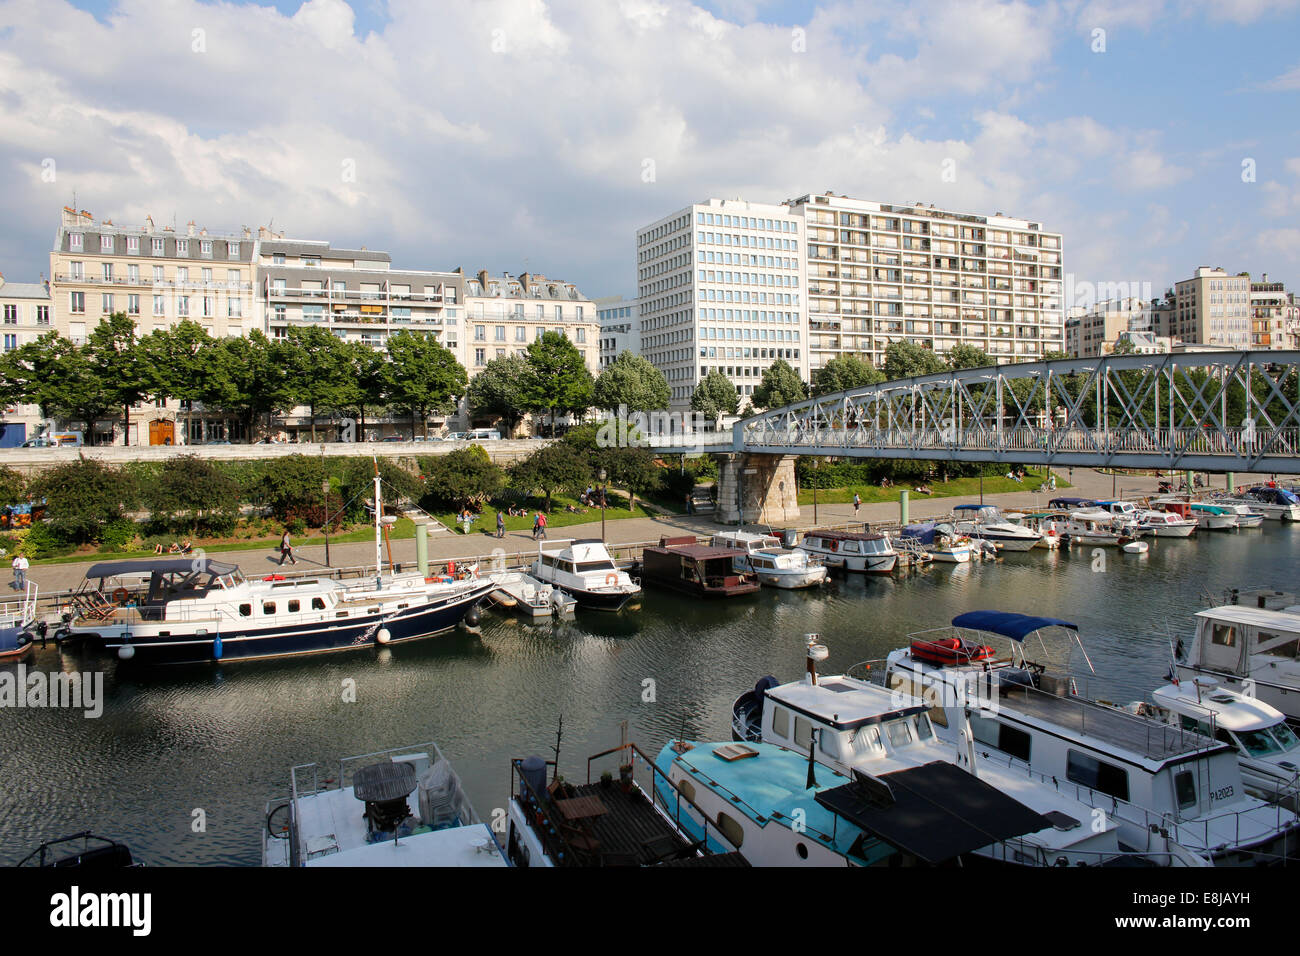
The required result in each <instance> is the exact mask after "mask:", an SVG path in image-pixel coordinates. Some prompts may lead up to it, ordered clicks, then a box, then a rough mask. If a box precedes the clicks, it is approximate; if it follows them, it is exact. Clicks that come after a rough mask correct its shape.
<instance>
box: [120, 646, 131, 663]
mask: <svg viewBox="0 0 1300 956" xmlns="http://www.w3.org/2000/svg"><path fill="white" fill-rule="evenodd" d="M133 657H135V648H134V647H132V646H131V645H130V644H123V645H122V646H121V647H119V648H118V649H117V659H118V660H120V661H129V660H130V659H131V658H133Z"/></svg>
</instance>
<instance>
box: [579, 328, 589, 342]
mask: <svg viewBox="0 0 1300 956" xmlns="http://www.w3.org/2000/svg"><path fill="white" fill-rule="evenodd" d="M578 341H579V342H582V343H586V341H587V330H586V329H585V328H583V327H582V326H579V327H578Z"/></svg>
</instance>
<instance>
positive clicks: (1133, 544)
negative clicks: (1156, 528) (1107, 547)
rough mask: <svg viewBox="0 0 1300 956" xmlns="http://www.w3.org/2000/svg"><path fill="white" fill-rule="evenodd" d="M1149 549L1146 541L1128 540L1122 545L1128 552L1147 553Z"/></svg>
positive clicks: (1122, 549)
mask: <svg viewBox="0 0 1300 956" xmlns="http://www.w3.org/2000/svg"><path fill="white" fill-rule="evenodd" d="M1149 549H1150V548H1149V546H1148V545H1147V543H1146V542H1145V541H1128V542H1126V543H1124V544H1122V545H1120V550H1121V551H1123V552H1124V553H1126V554H1146V553H1147V551H1148V550H1149Z"/></svg>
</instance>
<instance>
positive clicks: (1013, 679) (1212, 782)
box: [885, 611, 1300, 865]
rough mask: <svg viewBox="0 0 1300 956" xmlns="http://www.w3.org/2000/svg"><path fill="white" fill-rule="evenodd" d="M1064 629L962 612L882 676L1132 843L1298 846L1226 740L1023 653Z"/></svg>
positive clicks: (1265, 858) (1243, 858)
mask: <svg viewBox="0 0 1300 956" xmlns="http://www.w3.org/2000/svg"><path fill="white" fill-rule="evenodd" d="M1057 629H1059V630H1060V631H1063V632H1064V633H1066V634H1069V635H1071V636H1072V637H1073V638H1074V639H1076V640H1077V638H1078V628H1077V626H1076V625H1074V624H1071V623H1070V622H1068V621H1062V620H1059V619H1056V618H1049V617H1034V616H1030V615H1024V614H1013V613H1007V612H1001V611H973V612H969V613H966V614H961V615H958V616H957V617H956V618H954V619H953V621H952V627H951V628H941V629H938V630H935V631H927V632H922V633H919V634H914V635H912V641H911V644H910V646H909V647H907V648H903V649H900V650H896V651H894V652H892V653H891V654H890V655H889V657H888V659H887V661H886V665H885V675H886V680H887V682H888V685H889V686H890V687H891V688H895V689H897V690H900V691H902V692H903V693H908V694H912V695H914V696H915V695H923V696H926V697H927V699H932V700H934V701H935V702H936V705H937V706H940V707H941V708H942V709H943V710H944V712H945V713H946V714H947V715H948V718H949V720H948V726H947V727H944V726H942V725H941V724H938V723H937V722H936V728H937V729H936V733H937V734H939V736H941V737H943V738H945V739H947V740H949V741H951V742H954V743H956V742H959V740H960V731H959V728H960V726H961V725H960V724H959V723H958V722H959V721H962V720H964V719H965V717H966V714H967V711H968V710H969V713H970V721H971V725H972V727H973V730H974V735H975V739H976V740H977V741H978V742H979V743H980V744H981V745H983V746H984V747H987V748H989V751H990V753H989V756H988V757H987V758H986V761H993V760H994V759H996V760H997V761H998V762H1000V763H1002V764H1003V765H1005V766H1006V767H1008V768H1012V769H1018V770H1019V771H1020V772H1022V773H1027V774H1030V775H1033V776H1035V777H1037V778H1038V779H1040V780H1044V781H1052V782H1053V784H1054V785H1056V786H1059V787H1060V788H1061V790H1062V791H1063V792H1065V793H1069V794H1073V795H1074V796H1076V797H1077V798H1078V799H1079V800H1082V801H1083V802H1085V803H1088V804H1089V805H1092V806H1104V807H1105V808H1106V810H1107V813H1108V815H1109V816H1110V817H1113V818H1114V819H1116V820H1117V821H1118V822H1119V824H1120V835H1119V836H1120V842H1121V845H1123V846H1125V847H1126V848H1127V849H1129V850H1133V851H1142V852H1153V851H1154V852H1168V853H1171V854H1175V855H1177V854H1178V853H1179V852H1180V851H1186V852H1189V853H1191V854H1194V855H1195V856H1199V857H1200V858H1201V859H1202V860H1203V861H1204V862H1206V863H1211V864H1213V865H1236V864H1261V863H1264V864H1270V863H1281V862H1284V861H1286V860H1287V859H1288V858H1289V857H1291V856H1293V855H1295V853H1296V851H1297V846H1296V843H1297V838H1298V837H1300V821H1297V818H1296V815H1295V814H1294V813H1293V812H1291V811H1289V810H1287V809H1285V808H1283V807H1281V806H1275V805H1269V804H1267V803H1265V802H1263V801H1261V800H1259V799H1258V798H1256V797H1253V796H1250V795H1249V794H1247V793H1246V792H1245V788H1244V786H1243V783H1242V778H1241V769H1240V767H1239V765H1238V762H1237V754H1236V751H1235V750H1234V749H1233V748H1232V747H1230V746H1229V745H1228V744H1226V743H1223V742H1220V741H1216V740H1213V739H1212V738H1208V737H1205V736H1203V735H1202V734H1200V733H1198V732H1197V731H1196V730H1190V729H1184V728H1183V727H1181V726H1171V725H1169V724H1166V723H1163V722H1161V721H1158V720H1155V719H1153V718H1150V717H1143V716H1140V715H1137V714H1131V713H1125V712H1123V711H1120V710H1117V709H1116V708H1115V707H1114V706H1113V705H1108V704H1105V703H1101V702H1098V701H1094V700H1090V699H1088V698H1087V697H1084V696H1080V694H1079V688H1078V684H1077V683H1076V682H1075V680H1074V679H1073V678H1072V677H1070V676H1068V675H1061V674H1053V673H1049V672H1048V670H1047V667H1046V665H1043V664H1039V663H1035V662H1033V661H1030V660H1029V659H1028V658H1027V657H1026V656H1025V652H1024V648H1023V642H1024V640H1025V639H1026V638H1027V637H1029V636H1031V635H1038V636H1039V638H1040V640H1041V638H1042V634H1043V632H1044V631H1051V630H1057ZM985 640H994V641H1004V642H1006V643H1008V644H1009V645H1010V649H1011V650H1010V654H1009V655H1005V656H996V655H995V652H994V650H993V648H992V647H991V646H989V645H988V644H985V643H984V641H985ZM1079 646H1080V648H1082V644H1080V645H1079ZM1044 651H1045V652H1046V646H1045V645H1044ZM1098 801H1101V802H1098Z"/></svg>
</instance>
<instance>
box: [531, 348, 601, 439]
mask: <svg viewBox="0 0 1300 956" xmlns="http://www.w3.org/2000/svg"><path fill="white" fill-rule="evenodd" d="M527 361H528V377H527V379H525V382H524V388H523V395H524V401H525V402H526V403H527V406H528V408H529V409H532V410H536V411H543V410H544V411H546V412H547V413H548V414H549V417H550V420H551V431H552V432H554V430H555V416H556V413H557V412H558V411H563V412H573V413H574V414H578V415H581V414H582V413H583V412H585V411H586V410H587V409H588V408H589V407H590V406H591V398H592V390H593V387H594V382H593V380H592V377H591V372H590V371H588V370H587V363H586V362H584V361H583V359H582V353H581V352H579V351H578V349H577V346H575V345H574V344H573V343H572V342H570V341H569V340H568V339H567V338H565V337H564V336H563V335H561V334H560V333H558V332H547V333H545V334H543V335H542V337H541V338H540V339H537V340H536V341H534V342H533V343H532V344H531V345H529V346H528V355H527Z"/></svg>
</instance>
